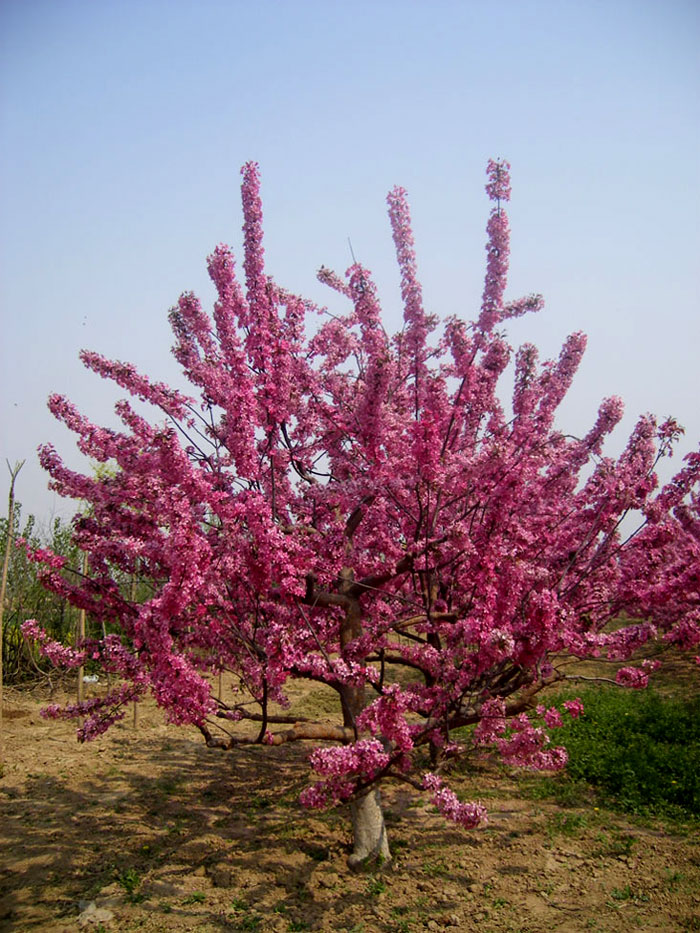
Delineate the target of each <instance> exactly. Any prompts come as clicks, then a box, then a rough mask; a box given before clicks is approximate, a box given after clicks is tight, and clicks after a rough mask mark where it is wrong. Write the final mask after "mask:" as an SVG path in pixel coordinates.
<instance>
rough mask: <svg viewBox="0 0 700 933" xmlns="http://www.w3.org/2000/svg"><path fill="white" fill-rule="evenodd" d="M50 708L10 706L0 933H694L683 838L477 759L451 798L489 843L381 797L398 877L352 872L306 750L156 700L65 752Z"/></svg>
mask: <svg viewBox="0 0 700 933" xmlns="http://www.w3.org/2000/svg"><path fill="white" fill-rule="evenodd" d="M57 699H58V700H60V699H61V698H60V697H53V700H57ZM46 701H47V696H46V695H44V696H39V695H37V694H36V693H31V692H29V691H26V690H25V691H19V690H6V692H5V772H4V777H3V778H2V780H0V813H1V819H0V846H1V848H0V930H2V931H25V930H27V931H29V930H40V931H47V933H59V931H76V930H81V929H88V930H95V931H103V933H107V931H132V930H133V931H135V930H139V931H145V933H161V931H169V930H173V931H177V933H184V931H198V933H199V931H202V933H219V931H228V930H231V931H235V930H253V931H256V930H257V931H261V933H265V931H274V933H287V931H303V930H318V931H336V930H337V931H346V933H385V931H387V933H388V931H396V933H408V931H420V930H441V929H447V930H448V931H453V930H454V931H477V930H478V931H480V933H545V931H546V933H551V931H571V933H577V931H585V930H593V931H605V933H618V931H619V933H623V931H624V933H628V931H630V930H637V931H652V930H653V931H658V933H672V931H681V930H699V929H700V840H699V839H698V838H696V837H693V836H692V835H690V834H689V833H688V832H687V831H685V830H684V829H683V827H682V826H681V825H677V824H670V823H669V824H663V823H661V822H649V821H645V822H641V821H635V820H632V819H628V818H626V817H624V816H621V815H619V814H613V813H611V812H609V811H607V810H605V809H603V808H600V809H597V808H595V807H594V805H593V803H592V802H591V803H589V804H586V805H584V806H579V807H574V808H568V807H561V806H558V805H557V804H556V803H554V802H552V801H551V800H540V799H536V798H534V797H533V794H532V789H533V782H536V781H537V780H540V778H536V777H532V776H525V775H521V774H518V773H516V772H512V771H504V770H503V769H502V768H500V769H499V768H498V767H496V766H495V765H487V764H484V765H482V766H479V767H478V768H477V770H476V771H475V772H473V773H471V774H470V775H469V776H462V777H459V778H455V779H454V780H452V782H451V783H452V786H454V787H455V789H457V790H460V791H463V792H464V793H465V794H467V795H468V797H469V798H470V799H478V798H480V799H481V800H482V801H483V802H484V803H486V804H487V806H488V807H489V812H490V822H489V825H488V827H487V828H485V829H482V830H476V831H471V832H466V831H462V830H460V829H458V828H457V827H452V826H450V825H447V824H446V823H445V822H444V821H443V820H442V819H441V818H440V817H439V816H438V815H437V814H436V812H435V811H434V810H433V809H432V808H431V807H430V805H428V804H426V803H425V802H424V801H422V800H420V799H418V798H416V797H415V796H413V795H412V794H409V793H408V792H407V791H406V790H403V789H401V788H391V787H389V788H387V789H386V791H385V792H384V801H385V806H386V811H387V820H388V824H389V831H390V839H391V843H392V849H393V853H394V862H393V863H392V865H391V866H388V867H386V868H384V869H382V870H381V871H377V872H375V873H370V874H362V873H359V874H355V873H352V872H351V871H350V870H349V869H348V868H347V867H346V861H345V860H346V858H347V855H348V852H349V842H350V837H349V821H348V820H347V818H346V815H345V814H344V813H342V812H333V813H329V814H318V813H309V812H305V811H303V810H302V809H301V807H299V805H298V803H297V798H298V795H299V792H300V791H301V790H302V789H303V788H304V787H305V786H306V783H307V780H308V774H309V772H308V765H307V763H306V761H305V756H306V754H307V752H308V749H304V748H302V747H299V746H295V747H291V746H286V747H285V746H282V747H280V748H276V749H270V748H259V747H253V748H247V749H242V750H237V751H234V752H222V751H218V750H214V749H207V748H206V747H204V745H203V743H202V741H201V739H200V737H199V733H198V732H196V731H195V730H191V729H179V728H177V727H174V726H168V725H165V724H164V722H163V719H162V716H161V714H160V713H159V711H158V710H157V709H156V708H155V706H153V705H149V704H143V705H142V706H141V707H140V713H139V723H138V728H134V726H133V723H132V722H131V721H130V718H128V719H127V720H125V721H124V722H123V723H121V724H119V725H118V726H116V727H114V728H113V729H112V730H110V732H109V733H108V734H107V735H106V736H103V737H101V738H100V739H98V740H97V741H95V742H93V743H90V744H87V745H78V744H77V742H76V740H75V734H74V729H73V726H72V725H71V724H68V723H56V722H46V721H44V720H43V719H41V718H40V716H39V709H40V707H41V706H42V705H43V704H45V703H46Z"/></svg>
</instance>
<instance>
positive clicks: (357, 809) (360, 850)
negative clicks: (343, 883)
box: [348, 789, 391, 870]
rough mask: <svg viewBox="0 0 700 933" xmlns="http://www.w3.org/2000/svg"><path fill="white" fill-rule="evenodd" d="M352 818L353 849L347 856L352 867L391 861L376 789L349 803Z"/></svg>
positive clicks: (379, 799)
mask: <svg viewBox="0 0 700 933" xmlns="http://www.w3.org/2000/svg"><path fill="white" fill-rule="evenodd" d="M350 818H351V820H352V836H353V845H354V848H353V851H352V855H350V856H349V857H348V866H349V867H350V868H352V869H355V870H357V869H359V868H364V867H365V866H369V865H376V864H380V865H383V864H385V863H386V862H390V861H391V852H390V850H389V840H388V838H387V833H386V826H385V824H384V814H383V813H382V806H381V797H380V795H379V791H378V790H376V789H375V790H371V791H369V793H367V794H365V795H364V797H359V798H358V799H357V800H354V801H353V802H352V803H351V804H350Z"/></svg>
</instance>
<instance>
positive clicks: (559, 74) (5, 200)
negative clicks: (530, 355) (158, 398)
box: [0, 0, 700, 520]
mask: <svg viewBox="0 0 700 933" xmlns="http://www.w3.org/2000/svg"><path fill="white" fill-rule="evenodd" d="M699 47H700V6H698V4H697V3H696V2H695V0H664V2H660V0H653V2H651V0H606V2H599V0H580V2H579V0H575V2H574V0H556V2H554V0H552V2H545V0H532V2H529V0H502V2H500V3H498V4H495V3H492V2H482V0H473V2H472V0H463V2H450V0H431V2H428V0H425V2H411V0H401V2H399V0H393V2H390V0H374V2H368V0H355V2H352V3H340V2H334V0H325V2H314V0H288V2H281V0H278V2H274V0H257V2H247V3H241V2H238V0H228V2H215V0H197V2H195V0H190V2H184V0H168V2H165V0H163V2H161V0H138V2H137V0H121V2H116V0H100V2H94V0H93V2H86V0H75V2H73V0H51V2H45V0H3V2H2V3H1V4H0V132H1V134H2V140H3V143H2V152H1V153H0V184H1V186H2V187H1V198H2V205H1V208H2V220H0V302H1V304H0V307H1V308H2V320H3V326H2V338H1V346H2V351H1V353H2V356H1V360H0V363H1V373H0V378H1V379H2V386H1V389H0V404H1V408H0V470H3V469H4V463H2V462H1V461H4V459H5V458H7V459H8V460H10V461H11V462H14V461H15V460H18V459H22V458H26V459H27V465H26V466H25V468H24V470H23V471H22V473H21V474H20V478H19V480H18V489H17V492H18V496H19V499H20V500H21V501H22V503H23V505H24V511H25V513H26V512H27V511H33V512H35V513H36V514H37V515H38V516H39V517H40V518H41V519H43V520H46V519H48V518H49V517H50V516H51V515H52V514H54V513H59V514H63V515H66V514H71V512H72V507H70V506H68V505H66V504H64V503H62V502H61V501H60V500H58V499H57V498H56V497H55V496H54V495H53V494H52V493H49V492H48V491H47V490H46V477H45V476H44V475H43V473H42V472H41V470H40V468H39V467H38V465H37V463H36V447H37V445H38V444H39V443H41V442H42V441H51V442H53V443H54V444H55V445H56V446H57V448H58V449H59V451H60V452H61V453H62V454H64V455H65V457H66V460H67V462H69V464H71V465H74V466H75V465H78V464H79V463H80V460H79V459H78V456H77V454H75V453H74V444H73V440H72V437H71V435H70V434H69V433H68V432H67V431H66V430H65V429H63V428H61V427H60V426H59V425H57V424H56V423H55V422H54V421H53V419H52V418H51V416H50V415H49V413H48V411H47V410H46V398H47V396H48V394H49V393H50V392H52V391H58V392H62V393H65V394H67V395H69V396H70V397H71V398H72V399H73V400H74V401H75V402H76V403H77V404H78V406H79V407H80V408H81V409H82V410H84V411H85V412H86V414H88V415H89V416H91V417H92V418H94V419H95V420H96V421H98V422H100V423H112V416H111V406H112V403H113V401H114V399H115V398H116V397H117V395H115V392H114V391H113V390H112V388H111V387H110V386H108V385H107V384H103V383H101V382H100V381H99V380H98V378H97V377H96V376H94V375H91V374H88V373H87V372H86V371H84V370H83V368H82V365H81V364H80V362H79V360H78V358H77V354H78V351H79V349H80V348H81V347H88V348H90V349H95V350H98V351H100V352H102V353H104V354H105V355H106V356H109V357H114V358H119V359H125V360H129V361H132V362H134V363H136V364H137V365H138V366H139V367H140V368H141V369H143V370H144V371H146V372H148V373H149V374H151V375H153V376H156V377H158V378H164V379H166V380H168V379H173V380H175V379H176V378H177V375H176V374H177V369H176V365H175V363H174V362H173V361H172V359H171V358H170V355H169V348H170V345H171V342H172V341H171V339H170V334H169V330H168V325H167V318H166V313H167V310H168V308H169V307H170V306H171V305H172V304H174V303H175V302H176V300H177V297H178V295H179V294H180V292H182V291H183V290H186V289H192V290H194V291H196V292H197V293H198V294H199V295H200V297H202V299H203V300H205V301H206V302H209V301H210V299H211V294H212V293H211V288H210V286H209V283H208V279H207V275H206V269H205V258H206V256H207V255H208V253H209V252H211V250H212V248H213V247H214V246H215V245H216V244H217V243H218V242H221V241H224V242H228V243H230V244H231V246H232V247H233V248H234V250H236V251H237V252H239V247H240V241H241V234H240V227H241V215H240V204H239V182H240V177H239V169H240V166H241V165H242V164H243V163H244V162H245V161H247V160H249V159H255V160H257V161H258V162H259V163H260V166H261V170H262V178H263V199H264V209H265V227H266V250H267V260H268V270H269V272H270V273H271V274H273V275H274V276H275V278H276V279H277V280H278V281H279V282H280V283H281V284H282V285H284V286H285V287H287V288H290V289H292V290H295V291H298V292H300V293H302V294H304V295H306V296H308V297H310V298H314V299H316V300H318V301H320V302H321V303H329V304H332V303H334V302H336V301H337V299H336V297H335V296H334V295H333V294H332V293H330V292H327V290H325V289H323V287H322V286H320V285H319V284H318V283H317V282H316V280H315V272H316V269H317V268H318V267H319V266H320V265H321V264H325V265H327V266H330V267H332V268H335V269H336V270H337V271H340V272H342V271H344V269H345V268H346V267H347V266H348V265H349V264H350V254H349V248H348V237H350V238H351V240H352V245H353V249H354V251H355V254H356V255H357V257H358V259H360V260H361V261H362V262H363V263H365V264H366V265H368V266H369V267H370V268H371V269H372V270H373V272H374V274H375V278H376V281H377V283H378V286H379V289H380V295H381V297H382V301H383V305H384V309H385V316H386V319H387V322H388V324H389V326H390V327H392V329H393V327H394V326H396V325H397V324H398V322H399V320H400V304H399V297H398V274H397V272H396V268H395V264H394V261H393V253H392V243H391V236H390V232H389V226H388V220H387V218H386V210H385V200H384V199H385V196H386V193H387V192H388V190H389V189H390V188H391V187H392V186H393V185H394V184H401V185H403V186H404V187H406V188H407V189H408V192H409V197H410V201H411V205H412V211H413V223H414V229H415V234H416V243H417V252H418V261H419V268H420V270H421V275H422V280H423V285H424V291H425V296H426V303H427V304H428V306H429V308H430V310H432V311H435V312H437V313H439V314H441V315H442V314H445V315H446V314H453V313H457V314H460V315H461V316H463V317H467V318H468V317H471V316H472V315H474V314H475V313H476V311H477V309H478V304H479V299H480V295H481V288H482V282H483V271H484V260H485V254H484V249H483V247H484V242H485V235H484V226H485V222H486V217H487V212H488V202H487V200H486V196H485V193H484V189H483V185H484V181H485V177H484V168H485V164H486V161H487V159H488V158H489V157H490V156H496V157H498V156H500V157H505V158H507V159H508V160H509V161H510V162H511V165H512V176H513V199H512V202H511V205H510V209H509V213H510V218H511V227H512V244H511V245H512V257H511V287H510V290H509V296H510V297H518V296H520V295H521V294H523V293H526V292H530V291H539V292H542V293H543V294H544V296H545V298H546V301H547V304H546V308H545V310H544V312H542V313H541V314H540V315H538V316H537V317H533V318H525V319H523V320H521V321H518V322H515V323H514V325H513V326H512V327H511V329H510V335H511V339H512V340H513V342H514V343H515V344H518V343H520V342H522V341H523V340H526V339H528V340H532V341H534V342H535V343H536V344H537V345H538V346H539V347H540V349H541V351H542V353H543V355H545V356H551V355H554V354H556V353H557V352H558V349H559V346H560V345H561V343H562V341H563V339H564V338H565V336H566V335H567V334H568V333H570V332H572V331H574V330H584V331H585V332H586V333H587V334H588V335H589V348H588V353H587V355H586V357H585V359H584V363H583V365H582V367H581V370H580V372H579V375H578V378H577V380H576V382H575V385H574V388H573V389H572V392H571V393H570V397H569V398H567V400H566V402H565V404H564V405H563V406H562V410H561V416H560V419H559V421H560V424H561V426H562V427H564V428H566V430H567V431H570V432H572V433H582V432H584V431H585V430H587V427H588V425H589V424H590V422H591V421H592V420H593V419H594V417H595V412H596V409H597V406H598V403H599V401H600V399H601V398H603V397H604V396H607V395H611V394H619V395H621V396H622V397H623V398H624V399H625V402H626V405H627V415H626V418H625V422H624V425H623V427H622V428H620V429H618V432H617V434H616V439H615V441H614V442H613V444H612V445H611V448H610V452H615V451H616V449H619V447H621V446H622V445H623V444H624V441H625V438H626V433H629V430H630V429H631V427H632V425H633V423H634V420H635V418H636V416H637V415H638V414H640V413H642V412H645V411H654V412H656V413H658V414H659V415H666V414H674V415H675V416H676V417H677V418H678V420H679V421H680V422H681V423H682V424H684V425H685V426H686V429H687V435H686V438H685V440H684V442H683V445H682V452H687V451H688V450H691V449H693V448H694V447H695V446H696V444H697V441H698V439H700V406H699V405H698V396H699V394H700V393H699V389H700V368H699V367H698V363H697V358H698V357H699V356H700V352H699V351H700V324H699V323H698V320H699V313H698V312H699V311H700V307H699V306H700V300H699V298H700V272H699V271H698V270H699V268H700V263H699V262H698V257H700V229H699V228H700V223H699V218H700V179H699V176H700V152H699V150H700V145H699V144H700V129H699V127H700V112H699V111H700V107H699V104H698V91H699V89H700V80H699V79H700V64H699V57H698V55H697V49H698V48H699ZM504 391H506V390H504ZM625 429H626V431H625ZM673 465H675V461H674V464H673ZM8 478H9V476H6V480H7V479H8ZM6 480H5V481H2V482H0V490H1V489H2V488H3V487H4V488H6Z"/></svg>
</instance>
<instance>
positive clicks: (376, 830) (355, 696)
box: [340, 569, 391, 868]
mask: <svg viewBox="0 0 700 933" xmlns="http://www.w3.org/2000/svg"><path fill="white" fill-rule="evenodd" d="M340 577H341V580H342V581H343V582H342V584H341V587H340V592H341V594H342V595H343V597H344V598H345V599H346V606H345V617H344V619H343V622H342V624H341V627H340V647H341V652H343V653H344V652H345V649H346V648H347V646H348V645H349V644H350V643H351V642H352V641H353V640H354V639H356V638H359V637H360V636H361V635H362V610H361V608H360V601H359V598H358V597H357V596H353V595H352V590H353V582H354V575H353V572H352V570H350V569H344V570H342V571H341V573H340ZM340 698H341V703H342V707H343V725H344V726H345V728H347V729H352V730H353V731H354V733H355V738H357V725H356V722H357V717H358V716H359V715H360V713H361V712H362V710H363V709H364V708H365V705H366V702H367V698H366V693H365V687H364V684H361V685H359V686H356V687H354V686H350V685H349V684H346V685H345V686H344V687H343V688H342V689H341V690H340ZM350 818H351V820H352V836H353V851H352V855H350V857H349V858H348V865H349V867H350V868H361V867H362V866H363V865H364V864H365V863H367V864H372V863H374V864H378V863H381V862H388V861H390V859H391V852H390V851H389V841H388V839H387V834H386V826H385V825H384V814H383V813H382V805H381V798H380V796H379V791H378V790H377V789H376V788H374V789H372V790H370V791H368V792H367V793H366V794H364V795H363V796H362V797H358V798H357V800H354V801H353V802H352V803H351V804H350Z"/></svg>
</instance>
